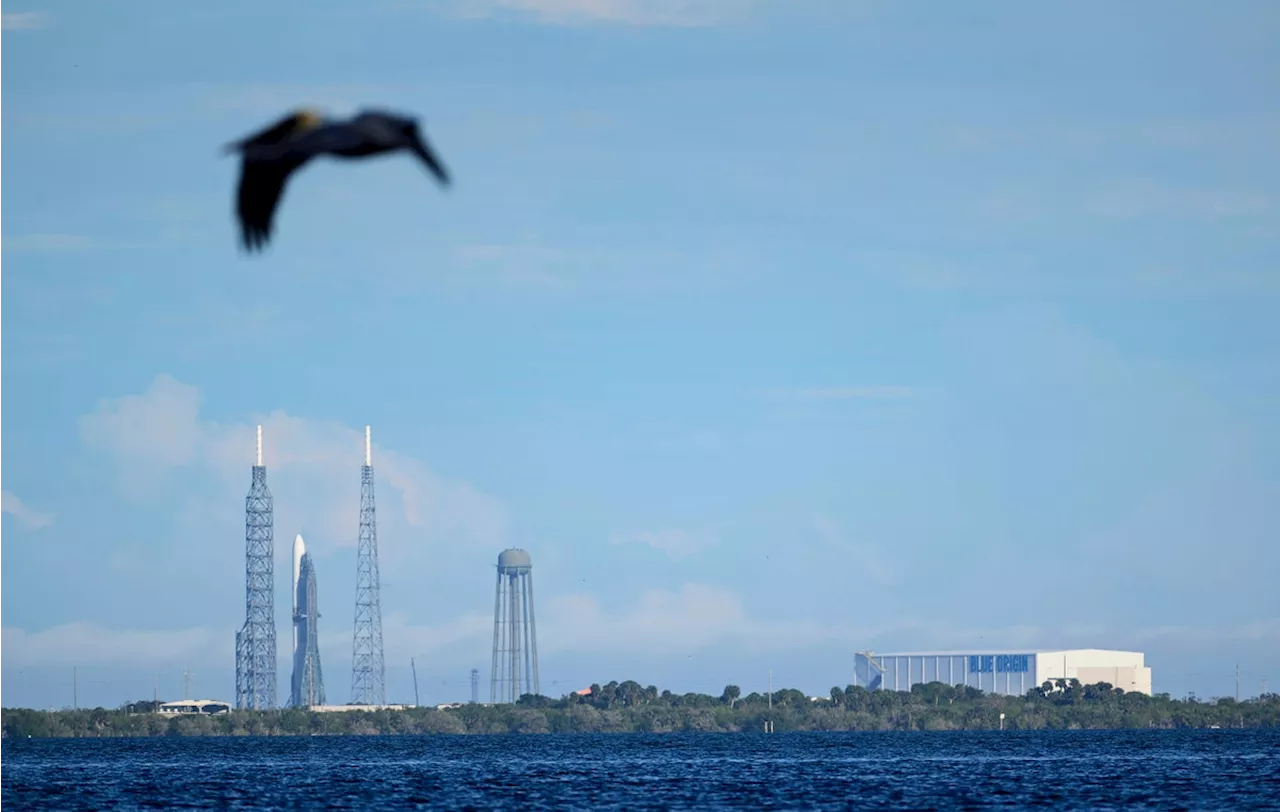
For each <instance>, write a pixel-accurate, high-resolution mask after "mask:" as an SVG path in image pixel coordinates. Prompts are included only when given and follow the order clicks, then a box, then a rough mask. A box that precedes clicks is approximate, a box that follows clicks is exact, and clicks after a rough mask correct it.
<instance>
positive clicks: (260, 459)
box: [258, 426, 262, 468]
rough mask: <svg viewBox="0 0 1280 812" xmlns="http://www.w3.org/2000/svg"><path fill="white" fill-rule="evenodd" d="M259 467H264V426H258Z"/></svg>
mask: <svg viewBox="0 0 1280 812" xmlns="http://www.w3.org/2000/svg"><path fill="white" fill-rule="evenodd" d="M258 467H259V468H261V467H262V426H258Z"/></svg>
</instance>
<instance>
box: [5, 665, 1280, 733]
mask: <svg viewBox="0 0 1280 812" xmlns="http://www.w3.org/2000/svg"><path fill="white" fill-rule="evenodd" d="M155 708H156V703H154V702H150V701H147V702H135V703H129V704H126V705H124V706H121V707H120V708H117V709H114V710H110V709H104V708H94V709H92V710H89V709H79V710H59V711H40V710H31V709H26V708H4V709H3V710H2V711H0V728H2V729H3V735H4V737H5V738H7V739H25V738H28V737H30V738H109V737H137V736H308V735H372V736H376V735H421V734H455V735H457V734H508V733H519V734H538V733H679V732H694V733H739V732H748V733H749V732H762V731H763V730H764V729H765V723H766V722H767V721H772V722H773V730H774V732H776V733H782V732H787V731H855V730H859V731H891V730H999V729H1001V727H1002V726H1003V729H1004V730H1121V729H1128V730H1133V729H1153V728H1154V729H1172V728H1215V727H1216V728H1276V727H1280V694H1274V693H1269V694H1263V695H1262V696H1260V697H1257V698H1253V699H1248V700H1244V701H1240V702H1236V701H1235V700H1233V699H1214V700H1198V699H1196V698H1195V697H1194V696H1192V697H1189V698H1187V699H1173V698H1171V697H1170V696H1169V695H1168V694H1156V695H1154V696H1147V695H1145V694H1140V693H1125V692H1124V691H1122V690H1120V689H1118V688H1113V687H1112V686H1111V685H1109V684H1107V683H1105V682H1104V683H1098V684H1096V685H1081V684H1080V683H1079V682H1078V681H1077V680H1070V681H1067V680H1056V681H1054V682H1051V683H1050V682H1046V683H1045V684H1044V685H1042V686H1040V687H1038V688H1034V689H1032V690H1030V691H1028V692H1027V694H1026V695H1025V696H1000V695H997V694H986V693H983V692H982V691H979V690H978V689H976V688H969V687H965V686H951V685H945V684H942V683H939V682H933V683H927V684H917V685H914V686H912V688H911V690H910V691H888V690H879V691H868V690H866V689H864V688H860V687H855V686H849V687H848V688H843V689H842V688H839V687H836V688H832V689H831V693H830V695H828V696H825V697H809V696H806V695H805V694H804V693H802V692H800V691H797V690H794V689H784V690H780V691H775V692H774V693H773V704H772V709H770V705H769V696H768V694H756V693H752V694H749V695H747V696H745V697H744V696H742V695H741V691H740V690H739V689H738V687H737V686H735V685H729V686H726V687H725V690H724V692H723V693H722V694H721V695H720V696H711V695H707V694H695V693H688V694H673V693H671V692H670V691H662V692H661V693H659V691H658V689H657V688H656V687H654V686H648V687H645V686H641V685H640V684H639V683H636V682H633V681H630V680H628V681H626V682H622V683H618V682H610V683H608V684H607V685H603V686H601V685H592V686H591V691H590V693H589V694H569V695H567V696H564V697H562V698H560V699H552V698H550V697H545V696H533V695H526V696H524V697H522V698H521V699H520V701H519V702H518V703H516V704H514V705H511V704H507V705H486V704H460V705H451V706H441V707H414V708H408V709H405V710H371V711H362V710H351V711H328V712H314V711H307V710H302V709H283V710H274V711H231V712H230V713H221V714H217V715H196V714H191V715H182V716H172V715H162V714H160V713H157V712H155ZM1001 717H1003V719H1002V718H1001Z"/></svg>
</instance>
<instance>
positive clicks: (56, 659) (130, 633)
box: [3, 621, 235, 667]
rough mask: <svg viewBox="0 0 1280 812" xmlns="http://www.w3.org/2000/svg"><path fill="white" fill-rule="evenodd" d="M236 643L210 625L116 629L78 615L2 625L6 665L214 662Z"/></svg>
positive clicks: (226, 654) (229, 651)
mask: <svg viewBox="0 0 1280 812" xmlns="http://www.w3.org/2000/svg"><path fill="white" fill-rule="evenodd" d="M234 648H235V645H234V641H233V640H230V639H229V635H228V633H227V632H226V630H220V631H214V630H212V629H208V628H194V629H175V630H168V631H154V630H119V629H108V628H104V627H102V626H99V625H97V624H94V623H85V622H83V621H77V622H75V623H66V624H63V625H61V626H54V627H52V628H49V629H45V630H43V631H39V632H27V631H25V630H23V629H20V628H17V627H14V626H6V627H5V628H4V630H3V649H4V661H5V665H6V666H7V667H13V666H18V667H24V666H50V665H154V664H159V663H185V662H191V663H197V662H199V663H218V662H225V661H226V659H227V657H230V656H233V654H234V652H233V651H232V649H234Z"/></svg>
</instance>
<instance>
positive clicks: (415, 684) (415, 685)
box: [409, 657, 419, 708]
mask: <svg viewBox="0 0 1280 812" xmlns="http://www.w3.org/2000/svg"><path fill="white" fill-rule="evenodd" d="M409 668H410V669H412V670H413V706H414V707H415V708H416V707H418V704H419V703H418V664H417V663H415V662H414V661H413V658H412V657H410V658H409Z"/></svg>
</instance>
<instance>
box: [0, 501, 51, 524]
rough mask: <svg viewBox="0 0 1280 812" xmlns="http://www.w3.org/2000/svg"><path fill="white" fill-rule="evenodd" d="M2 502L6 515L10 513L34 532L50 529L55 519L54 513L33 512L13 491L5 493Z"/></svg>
mask: <svg viewBox="0 0 1280 812" xmlns="http://www.w3.org/2000/svg"><path fill="white" fill-rule="evenodd" d="M0 502H2V505H0V508H2V509H3V512H4V513H8V514H9V515H10V516H12V517H13V518H15V519H17V520H18V521H19V522H21V523H22V524H24V525H26V526H27V527H29V528H31V529H32V530H39V529H40V528H41V527H48V526H49V525H51V524H53V518H54V517H53V514H52V513H40V512H39V511H35V510H32V509H31V508H29V507H27V506H26V505H24V504H23V503H22V500H21V499H19V498H18V496H17V494H15V493H14V492H13V491H4V492H3V494H2V495H0Z"/></svg>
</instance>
